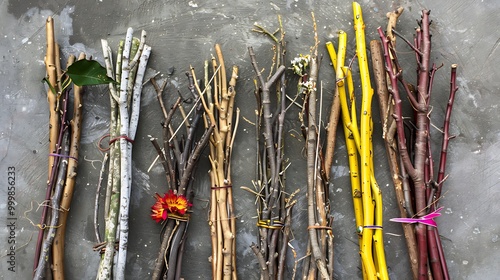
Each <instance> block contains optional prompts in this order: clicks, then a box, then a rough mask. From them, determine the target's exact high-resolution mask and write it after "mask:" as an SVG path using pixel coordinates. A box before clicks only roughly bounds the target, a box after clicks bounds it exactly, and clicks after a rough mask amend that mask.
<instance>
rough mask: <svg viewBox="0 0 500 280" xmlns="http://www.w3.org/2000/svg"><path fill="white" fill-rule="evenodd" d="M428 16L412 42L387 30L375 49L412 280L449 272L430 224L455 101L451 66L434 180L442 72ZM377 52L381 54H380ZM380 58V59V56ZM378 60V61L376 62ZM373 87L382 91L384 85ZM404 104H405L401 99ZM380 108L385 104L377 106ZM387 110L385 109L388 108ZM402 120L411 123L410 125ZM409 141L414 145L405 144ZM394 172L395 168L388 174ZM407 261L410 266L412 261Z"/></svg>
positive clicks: (391, 28) (453, 67) (434, 214)
mask: <svg viewBox="0 0 500 280" xmlns="http://www.w3.org/2000/svg"><path fill="white" fill-rule="evenodd" d="M429 14H430V12H429V11H427V10H423V11H422V16H421V20H419V21H418V24H419V25H418V27H417V29H416V34H415V36H414V39H413V43H411V42H409V41H408V40H406V39H405V38H404V37H402V36H401V35H399V33H398V32H396V30H394V28H395V26H394V25H392V26H391V24H389V28H388V30H387V31H388V32H387V33H386V34H384V32H383V31H382V29H381V28H379V29H378V33H379V35H380V38H381V44H376V43H374V44H373V46H374V53H375V52H376V53H383V59H384V62H385V70H386V77H384V75H376V77H377V78H378V80H384V79H386V81H387V82H386V84H387V92H388V93H389V94H390V96H389V97H388V96H387V95H385V96H384V95H381V100H385V103H386V104H385V108H386V109H385V110H386V111H387V112H391V113H392V115H391V114H386V116H385V119H384V123H385V125H384V127H386V130H385V134H386V138H387V139H394V140H393V142H394V143H391V149H395V150H396V153H397V156H398V158H399V159H398V163H399V166H398V167H399V173H395V174H393V176H394V177H400V178H401V180H402V182H401V186H402V188H403V194H402V195H401V194H400V195H399V197H398V200H399V202H400V203H401V204H402V205H404V212H403V213H402V218H396V219H392V220H393V221H397V222H403V223H408V224H415V226H414V227H415V235H416V237H415V238H416V239H415V241H413V242H414V243H416V247H417V248H416V249H417V252H418V253H417V254H416V255H417V256H418V258H417V259H416V260H415V261H416V263H417V273H416V275H415V274H414V277H415V278H418V279H428V277H432V278H433V279H449V274H448V268H447V264H446V260H445V255H444V252H443V248H442V246H441V238H440V235H439V234H438V229H437V224H436V223H435V221H433V220H432V219H433V218H435V217H437V216H439V210H440V209H441V208H438V202H439V200H440V199H441V193H442V188H443V184H444V182H445V180H446V177H447V175H446V173H445V167H446V159H447V151H448V143H449V140H450V139H451V138H452V136H450V134H449V128H450V118H451V110H452V107H453V103H454V100H455V93H456V91H457V86H456V69H457V65H456V64H453V65H451V77H450V85H451V86H450V93H449V98H448V103H447V107H446V112H445V118H444V124H443V130H440V129H439V132H440V133H441V135H442V145H441V152H440V159H439V166H438V168H437V170H438V175H437V178H436V177H435V176H434V169H435V168H434V158H433V156H432V147H431V142H432V141H431V127H432V126H433V124H432V122H431V118H430V116H431V111H432V106H431V94H432V87H433V81H434V78H435V74H436V71H437V70H438V69H439V68H440V67H441V66H437V65H436V64H434V63H432V62H431V34H430V23H431V21H430V19H429ZM394 36H399V37H401V38H402V39H403V40H404V41H405V42H406V43H407V45H408V46H409V47H410V48H411V49H412V50H413V52H414V53H415V58H416V69H417V81H416V83H411V82H409V81H408V80H406V79H405V76H404V75H403V69H402V68H401V64H400V63H399V61H398V53H397V51H396V47H395V37H394ZM380 48H381V49H382V50H383V51H382V50H380ZM379 56H380V55H379ZM379 59H381V58H379ZM378 84H379V85H380V86H381V87H382V90H385V89H384V88H383V87H384V82H383V81H379V82H378ZM401 93H404V95H405V96H406V97H407V98H404V97H403V96H402V95H403V94H401ZM406 99H407V100H409V102H410V104H411V108H412V109H413V110H412V111H411V112H409V113H405V112H403V106H402V103H403V100H406ZM381 102H382V103H383V102H384V101H381ZM387 104H388V105H387ZM405 119H411V120H412V121H411V124H410V123H409V122H407V121H405ZM394 135H395V136H394ZM410 139H413V140H414V141H410ZM391 169H394V170H396V169H395V168H391ZM410 257H411V261H412V262H413V261H414V257H413V256H410Z"/></svg>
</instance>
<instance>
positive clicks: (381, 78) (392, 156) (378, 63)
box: [370, 40, 418, 279]
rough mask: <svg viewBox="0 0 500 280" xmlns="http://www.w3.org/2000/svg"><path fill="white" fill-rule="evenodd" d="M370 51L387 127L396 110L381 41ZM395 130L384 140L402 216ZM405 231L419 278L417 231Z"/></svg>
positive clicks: (408, 227) (409, 228)
mask: <svg viewBox="0 0 500 280" xmlns="http://www.w3.org/2000/svg"><path fill="white" fill-rule="evenodd" d="M370 51H371V57H372V67H373V73H374V76H375V84H376V89H377V96H378V100H379V106H380V118H381V120H382V122H383V124H384V128H387V126H386V123H387V121H388V120H389V119H390V118H392V116H391V112H393V111H394V108H393V104H394V102H393V101H392V97H389V91H388V90H387V83H386V74H385V70H384V69H385V65H384V55H383V51H382V46H381V43H380V41H378V40H373V41H371V42H370ZM389 107H390V108H389ZM395 132H396V131H395V130H393V131H392V132H390V131H387V130H385V131H384V136H385V137H384V142H385V150H386V153H387V159H388V161H389V169H390V170H391V174H392V181H393V183H394V191H395V193H396V199H397V201H398V207H399V212H400V215H401V217H407V215H406V210H405V207H404V205H405V198H404V193H403V182H402V180H401V177H400V174H401V173H400V171H399V165H398V155H397V145H396V143H394V134H395ZM401 226H402V227H403V232H404V235H405V240H406V246H407V248H408V255H409V257H410V265H411V270H412V274H413V279H417V276H418V261H417V259H418V252H417V244H416V243H415V232H414V229H413V226H412V225H411V224H405V223H402V224H401Z"/></svg>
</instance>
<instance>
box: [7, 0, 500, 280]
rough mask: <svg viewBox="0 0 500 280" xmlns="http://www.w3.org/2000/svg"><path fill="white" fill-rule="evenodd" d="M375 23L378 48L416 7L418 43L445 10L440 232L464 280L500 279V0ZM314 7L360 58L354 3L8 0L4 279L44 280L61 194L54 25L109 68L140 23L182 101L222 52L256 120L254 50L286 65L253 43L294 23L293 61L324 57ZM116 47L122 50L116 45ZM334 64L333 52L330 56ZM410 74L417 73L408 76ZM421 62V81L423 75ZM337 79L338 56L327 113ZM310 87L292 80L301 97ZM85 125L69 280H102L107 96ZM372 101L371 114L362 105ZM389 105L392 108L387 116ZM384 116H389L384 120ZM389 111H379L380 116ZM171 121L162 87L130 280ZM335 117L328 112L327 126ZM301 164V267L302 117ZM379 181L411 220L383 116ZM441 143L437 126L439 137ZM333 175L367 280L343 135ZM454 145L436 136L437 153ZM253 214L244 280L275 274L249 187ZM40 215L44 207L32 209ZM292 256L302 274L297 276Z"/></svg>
mask: <svg viewBox="0 0 500 280" xmlns="http://www.w3.org/2000/svg"><path fill="white" fill-rule="evenodd" d="M360 4H361V5H362V7H363V12H364V18H365V23H366V38H367V40H371V39H378V36H377V34H376V28H377V27H378V26H385V25H386V19H385V13H386V12H388V11H390V10H393V9H395V8H396V7H398V6H403V7H404V8H405V12H404V13H403V15H402V17H401V18H400V22H399V25H398V30H400V32H401V33H403V34H405V36H407V37H408V38H411V35H412V33H413V30H414V27H415V25H416V22H415V20H416V19H418V18H420V11H421V10H422V9H423V8H427V9H430V10H431V11H432V12H431V19H432V20H433V24H432V26H431V31H432V34H433V37H432V39H433V55H432V58H433V59H434V61H435V62H436V63H437V64H440V63H444V65H445V67H443V68H442V69H441V70H440V71H438V74H437V76H436V81H435V84H434V95H433V104H434V105H435V106H434V107H433V112H432V113H433V123H434V124H435V125H436V126H438V127H440V126H441V123H442V118H443V112H444V109H445V106H446V99H447V95H448V91H449V89H448V86H449V78H448V77H449V66H450V64H452V63H458V65H459V70H458V86H459V87H460V89H459V91H458V93H457V100H456V103H455V107H454V112H453V116H452V125H451V132H452V133H453V134H454V135H456V136H457V137H456V138H455V139H454V140H452V142H451V144H450V150H449V161H448V163H449V164H448V169H447V171H448V172H449V173H450V177H449V179H448V181H447V182H446V190H445V195H444V197H443V198H442V201H441V204H442V205H443V206H444V207H445V210H444V211H443V216H442V217H440V218H438V219H437V221H438V223H439V228H440V233H441V235H442V240H443V244H444V250H445V253H446V256H447V261H448V266H449V270H450V273H451V276H452V278H453V279H494V278H496V277H498V276H497V275H499V274H500V266H498V265H497V263H498V259H499V257H500V251H499V249H500V248H499V247H500V246H499V244H500V242H498V241H499V235H500V225H499V223H498V213H500V206H499V204H498V201H499V199H500V190H499V189H498V184H499V183H498V182H499V181H500V172H499V171H498V169H499V165H500V159H499V157H498V154H499V152H500V144H499V143H500V142H499V141H498V140H499V138H500V134H499V131H500V124H499V123H500V122H498V121H497V120H498V117H497V112H498V103H499V101H500V97H498V92H499V88H500V79H498V77H499V76H500V69H499V68H498V67H495V65H499V64H500V59H499V55H500V53H499V51H498V45H499V42H500V32H499V31H498V26H500V18H499V17H498V13H499V12H500V2H499V1H495V0H481V1H471V0H459V1H416V0H413V1H410V0H408V1H360ZM310 11H314V12H315V14H316V18H317V21H318V31H319V38H320V40H321V47H320V52H321V53H322V54H324V55H326V51H325V49H324V48H323V47H322V46H323V45H324V42H326V41H328V40H335V34H336V31H337V30H339V29H343V30H344V31H346V32H347V33H348V35H349V38H348V44H349V48H348V57H352V56H353V54H354V44H355V42H354V36H353V34H354V31H353V29H352V11H351V4H350V3H349V2H345V1H327V0H319V1H313V0H309V1H298V0H295V1H294V0H286V1H275V2H267V1H244V0H233V1H227V0H221V1H214V0H210V1H197V0H194V1H152V0H144V1H131V0H127V1H109V0H97V1H75V0H69V1H54V0H49V1H14V0H11V1H0V30H1V32H0V52H1V54H2V56H1V57H0V60H1V66H0V84H1V85H2V86H1V87H0V104H1V105H0V106H1V110H0V172H1V173H0V174H3V175H2V176H0V186H1V188H0V221H1V222H0V244H2V246H1V248H0V271H1V273H0V278H2V279H28V278H30V277H31V273H32V271H31V268H32V264H33V252H34V251H33V248H34V246H35V239H36V235H37V228H35V227H34V226H33V225H32V224H30V221H29V220H28V218H29V219H31V220H33V221H34V223H38V219H39V216H40V211H38V212H36V208H37V203H40V202H41V200H42V199H43V197H44V193H45V182H46V176H47V175H46V171H47V168H46V164H47V144H48V136H47V135H48V125H47V124H48V110H47V102H46V90H45V88H44V85H43V84H42V83H40V80H41V79H42V78H43V77H44V75H45V68H44V65H43V57H44V54H45V27H44V26H45V19H46V17H47V16H49V15H51V16H53V17H54V18H55V21H56V34H57V40H58V42H59V44H60V45H61V47H62V50H63V53H64V54H65V55H67V54H70V53H72V54H78V53H79V52H80V51H85V52H86V53H87V54H88V55H92V56H93V57H95V58H96V59H98V60H100V61H102V54H101V53H100V49H101V46H100V39H101V38H107V39H108V40H109V41H110V44H111V46H116V43H117V42H118V40H119V39H121V38H123V37H124V34H125V31H126V28H127V27H128V26H131V27H133V28H134V29H135V30H136V33H135V34H136V36H138V35H139V32H140V30H141V29H144V30H146V31H148V44H149V45H151V46H152V48H153V55H152V57H151V60H150V63H149V67H150V72H151V73H153V72H154V71H160V72H162V73H166V72H167V69H168V68H169V67H175V68H176V72H175V73H174V75H173V76H172V81H173V82H172V86H170V88H169V89H168V95H170V96H171V98H174V97H175V96H176V91H177V89H179V90H180V91H181V92H184V93H185V92H186V91H187V88H186V85H187V81H186V79H185V75H184V72H185V71H186V70H188V69H189V65H193V66H194V67H196V68H197V69H200V70H201V69H202V65H203V64H202V63H203V61H204V60H205V59H209V58H210V55H211V53H213V46H214V44H215V43H220V44H221V45H222V49H223V52H224V55H225V60H226V64H227V65H231V64H237V65H238V66H239V67H240V79H239V80H238V85H237V91H238V95H237V98H236V99H237V100H236V102H237V106H238V107H239V108H240V109H241V113H242V116H244V117H246V118H248V119H253V110H254V108H255V100H254V97H253V93H252V90H253V81H252V79H253V77H254V73H253V70H252V68H251V65H250V62H249V58H248V52H247V47H248V46H253V47H254V49H255V51H256V53H257V57H258V59H259V61H260V66H261V67H269V66H268V65H267V66H266V63H267V62H268V61H269V59H270V55H271V50H270V46H271V45H270V42H269V40H268V39H267V38H265V37H263V36H261V35H259V34H255V33H252V32H251V31H250V30H251V28H252V25H253V24H254V23H255V22H258V23H259V24H261V25H263V26H265V27H268V28H269V29H270V30H274V29H275V28H276V26H277V20H276V16H277V15H278V14H280V15H282V17H283V25H284V28H285V31H286V32H287V33H286V40H287V42H288V45H287V48H288V58H289V59H292V58H293V57H294V56H296V55H297V54H299V53H308V52H309V46H310V45H311V44H312V43H313V37H312V27H311V26H312V24H311V18H310ZM113 48H114V49H116V47H113ZM398 49H399V51H400V52H401V53H400V56H401V59H402V63H403V65H413V64H410V63H413V54H412V52H411V50H410V49H409V48H405V47H404V46H403V44H402V43H400V46H399V47H398ZM325 59H326V57H325ZM408 67H410V66H408ZM408 67H406V73H407V75H409V76H411V75H412V72H413V69H412V68H408ZM332 75H333V71H332V70H331V67H330V66H329V63H328V62H327V60H323V63H322V66H321V70H320V79H321V81H322V82H323V91H324V101H323V104H325V106H329V104H330V102H331V92H332V91H333V87H334V83H333V82H332ZM294 84H295V80H291V81H290V83H289V90H291V91H292V93H293V88H294V86H293V85H294ZM84 102H85V104H84V118H85V119H84V129H83V136H82V147H81V151H80V155H81V159H80V164H79V175H78V181H77V184H78V185H77V189H76V193H75V196H74V200H73V203H72V208H71V212H70V218H69V224H68V229H67V230H68V232H67V247H66V252H67V258H66V264H67V273H68V275H67V277H68V279H93V278H95V274H96V270H97V266H98V262H99V256H98V254H97V253H95V252H93V251H92V246H93V245H94V244H95V237H94V233H93V222H92V219H93V205H94V202H93V201H94V195H95V189H96V183H97V180H98V174H99V168H100V162H99V161H100V160H101V159H102V155H101V154H100V152H99V151H98V150H97V148H96V141H97V140H98V139H99V137H101V136H102V135H104V134H106V133H107V127H108V124H109V117H108V115H109V113H108V112H109V101H108V96H107V93H106V90H105V88H104V87H92V88H90V89H89V90H88V91H87V93H86V94H85V100H84ZM358 104H359V103H358ZM374 106H375V108H377V107H378V106H376V105H374ZM375 110H378V109H375ZM377 115H378V112H377V111H375V112H374V116H377ZM160 116H161V112H160V109H159V106H158V105H157V103H156V99H155V96H154V93H153V89H152V87H151V86H150V85H147V86H146V87H145V89H144V93H143V103H142V111H141V117H140V127H139V131H138V136H137V140H136V143H135V144H134V167H133V172H134V174H133V178H134V179H133V180H134V181H133V191H132V197H133V198H132V204H131V219H132V220H131V232H130V238H131V244H130V247H129V255H128V267H127V269H128V275H130V277H129V278H130V279H140V278H141V277H149V275H150V271H151V269H152V266H153V263H154V258H155V257H156V253H157V249H158V246H159V232H160V226H159V225H157V224H155V223H154V222H153V221H152V220H151V219H150V218H149V211H150V206H151V205H152V204H153V202H154V199H153V194H154V193H155V192H163V191H164V190H165V184H164V182H163V181H162V180H163V176H162V169H161V167H160V166H159V165H156V166H154V167H153V169H152V170H151V171H150V172H149V173H148V172H147V169H148V167H149V165H150V164H151V162H152V161H153V159H154V158H155V156H156V154H155V151H154V149H153V148H152V146H151V144H150V143H149V141H148V139H149V137H148V135H153V136H156V137H160V136H161V132H160V126H159V122H160ZM323 117H326V116H323ZM286 126H287V127H286V129H287V131H288V134H289V137H287V139H286V151H285V152H286V155H287V157H288V158H289V159H290V162H291V166H290V168H289V169H288V170H287V179H288V181H287V188H288V189H289V190H294V189H297V188H300V189H301V190H302V191H301V192H300V193H299V196H300V197H301V198H300V201H299V204H298V205H297V206H296V208H295V210H294V211H295V212H294V218H293V231H294V240H293V241H292V244H293V246H294V247H295V248H296V249H297V250H298V257H299V258H300V257H302V256H303V255H304V254H305V247H306V235H305V223H306V216H305V214H306V205H305V183H306V179H305V178H306V174H305V168H304V167H305V158H304V157H303V156H302V155H301V150H302V148H303V146H304V141H301V139H299V138H300V137H292V136H299V135H298V133H297V131H298V129H299V123H298V118H297V110H296V109H293V110H291V111H290V112H289V114H288V115H287V121H286ZM375 129H376V131H375V135H374V138H375V140H374V141H375V143H374V146H375V147H374V150H375V157H376V173H377V179H378V182H379V184H380V185H381V187H382V190H383V193H384V211H385V212H384V215H385V218H386V219H387V220H388V219H389V218H392V217H397V216H398V213H397V210H396V208H397V207H396V204H395V196H394V194H393V190H392V182H391V180H390V177H389V176H388V173H387V167H386V165H387V160H386V158H385V151H384V148H383V143H382V141H381V139H380V135H381V132H380V121H379V120H378V119H375ZM433 133H434V135H436V136H437V135H438V132H437V130H433ZM254 138H255V133H254V128H253V126H252V125H251V124H249V123H247V122H245V121H241V122H240V128H239V131H238V137H237V140H236V144H235V150H234V155H233V183H234V185H235V186H250V185H251V180H252V178H253V176H254V174H253V167H252V166H253V164H254V160H255V156H254V140H253V139H254ZM337 143H338V144H337V147H336V158H335V161H334V167H333V168H332V170H331V172H332V174H333V176H334V178H335V179H334V180H333V182H332V185H331V186H330V189H331V197H332V204H333V215H334V216H335V221H334V234H335V237H336V239H335V271H336V272H335V277H336V279H356V278H360V261H359V256H358V254H357V251H358V246H357V238H356V235H355V228H354V221H353V220H354V216H353V210H352V202H351V199H350V186H349V184H348V183H349V177H348V167H347V159H346V155H345V148H344V147H343V140H342V139H341V138H339V140H338V142H337ZM438 145H439V142H438V141H437V140H436V142H435V143H434V146H435V147H437V146H438ZM10 166H13V167H15V169H16V186H17V190H16V200H17V203H18V204H17V206H16V215H17V217H18V220H17V224H16V225H17V229H16V242H17V243H16V245H17V248H18V250H17V251H16V273H15V274H14V273H11V272H9V271H8V270H7V268H8V263H7V260H8V258H7V256H6V255H7V253H8V246H7V238H8V236H9V231H8V228H7V227H6V226H4V225H6V223H7V221H6V217H7V208H6V202H7V169H8V167H10ZM206 171H207V162H206V160H205V159H202V161H201V166H200V168H199V169H198V174H197V182H196V188H195V192H196V197H197V199H196V200H195V201H194V215H193V218H192V222H191V223H190V226H189V234H188V244H187V248H186V253H185V257H184V268H183V271H184V273H183V275H184V277H185V278H186V279H209V278H210V265H209V263H208V257H209V255H210V240H209V231H208V226H207V203H206V201H205V199H206V198H208V194H209V181H208V180H209V179H208V176H207V174H206ZM235 200H236V213H237V215H238V230H237V248H238V249H237V250H238V274H239V275H240V278H241V279H259V276H258V266H257V263H256V260H255V258H254V255H253V254H252V252H251V250H250V249H249V245H250V244H251V243H252V242H254V241H256V235H257V231H256V227H255V222H256V219H255V206H254V197H253V196H252V195H250V194H249V193H246V192H244V191H242V190H240V189H239V188H236V187H235ZM31 206H33V209H32V211H29V210H30V209H31ZM384 232H385V233H386V234H385V236H384V239H385V247H386V256H387V261H388V265H389V271H390V276H391V279H408V278H409V277H410V276H409V275H410V274H409V264H408V260H407V253H406V249H405V246H404V241H403V237H402V236H401V234H402V230H401V227H400V226H399V225H397V224H393V223H389V222H387V223H385V224H384ZM293 261H294V260H293V259H292V258H291V256H290V258H289V265H288V267H289V269H291V268H292V266H293Z"/></svg>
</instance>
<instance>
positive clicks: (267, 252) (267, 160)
mask: <svg viewBox="0 0 500 280" xmlns="http://www.w3.org/2000/svg"><path fill="white" fill-rule="evenodd" d="M278 22H279V28H278V30H277V31H276V32H275V33H271V32H269V31H267V30H266V29H265V28H264V27H262V26H259V25H255V29H254V31H255V32H259V33H263V34H265V35H266V36H268V37H269V38H271V39H272V40H273V43H274V45H273V51H274V56H273V59H272V64H271V65H270V66H269V70H267V71H268V72H269V74H268V76H267V78H264V77H263V71H262V70H261V69H260V68H259V66H258V65H257V61H256V55H255V52H254V50H253V48H252V47H249V48H248V52H249V55H250V61H251V63H252V66H253V68H254V71H255V74H256V76H257V78H256V79H255V80H254V83H255V91H254V93H255V97H256V101H257V109H256V110H255V117H256V122H255V129H256V135H257V138H256V146H257V148H256V151H257V155H256V156H257V159H258V160H257V163H256V170H255V173H256V180H254V181H253V186H254V189H250V188H247V187H243V188H244V189H245V190H247V191H249V192H251V193H253V194H255V195H256V201H257V205H258V206H257V207H258V208H257V214H258V215H257V219H258V220H257V227H258V230H259V238H258V242H257V244H255V243H253V244H252V245H251V248H252V251H253V252H254V254H255V255H256V257H257V260H258V263H259V266H260V271H261V279H285V278H284V277H285V267H286V266H285V265H286V256H287V248H288V246H289V244H288V242H289V241H290V238H291V223H292V220H291V218H292V216H291V215H292V208H293V206H294V205H295V203H296V200H294V199H293V196H294V194H290V193H287V192H286V190H285V185H286V184H285V170H286V167H287V162H286V160H285V158H284V135H285V134H284V129H285V127H284V122H285V114H286V111H287V110H288V108H289V105H288V106H287V105H286V100H287V96H286V81H285V69H286V67H285V63H286V57H285V54H286V49H285V32H284V30H283V26H282V22H281V17H278ZM267 71H266V72H267Z"/></svg>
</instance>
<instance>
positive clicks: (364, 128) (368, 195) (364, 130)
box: [352, 2, 389, 279]
mask: <svg viewBox="0 0 500 280" xmlns="http://www.w3.org/2000/svg"><path fill="white" fill-rule="evenodd" d="M352 8H353V15H354V30H355V34H356V54H357V56H358V64H359V70H360V77H361V92H362V103H361V126H360V134H361V135H360V147H361V150H360V155H361V160H360V161H361V182H362V185H361V188H362V192H363V207H364V209H363V214H364V225H363V226H364V228H363V233H362V234H363V238H362V249H361V255H362V259H363V261H364V260H365V259H372V260H373V255H372V248H373V246H372V245H373V244H372V242H374V243H375V244H374V246H375V250H374V252H375V258H376V262H374V261H372V262H368V263H365V262H363V263H364V265H366V266H365V268H366V272H367V276H368V278H369V279H372V278H373V279H375V278H376V277H377V276H378V278H380V279H389V277H388V273H387V264H386V261H385V253H384V244H383V239H382V228H381V225H382V195H381V193H380V189H379V188H378V186H377V185H376V181H375V178H374V170H373V152H372V126H373V122H372V117H371V113H372V110H371V103H372V97H373V89H372V87H371V83H370V73H369V71H368V58H367V55H366V43H365V34H364V29H365V25H364V22H363V15H362V11H361V6H360V5H359V4H358V3H356V2H353V4H352ZM372 192H373V196H372ZM372 201H374V202H375V207H374V205H373V203H372ZM374 208H375V209H374ZM374 210H376V213H374V212H375V211H374ZM373 226H380V228H378V229H375V228H374V227H373ZM370 227H371V228H370ZM372 239H373V240H372ZM375 263H376V266H375ZM375 271H376V272H375Z"/></svg>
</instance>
